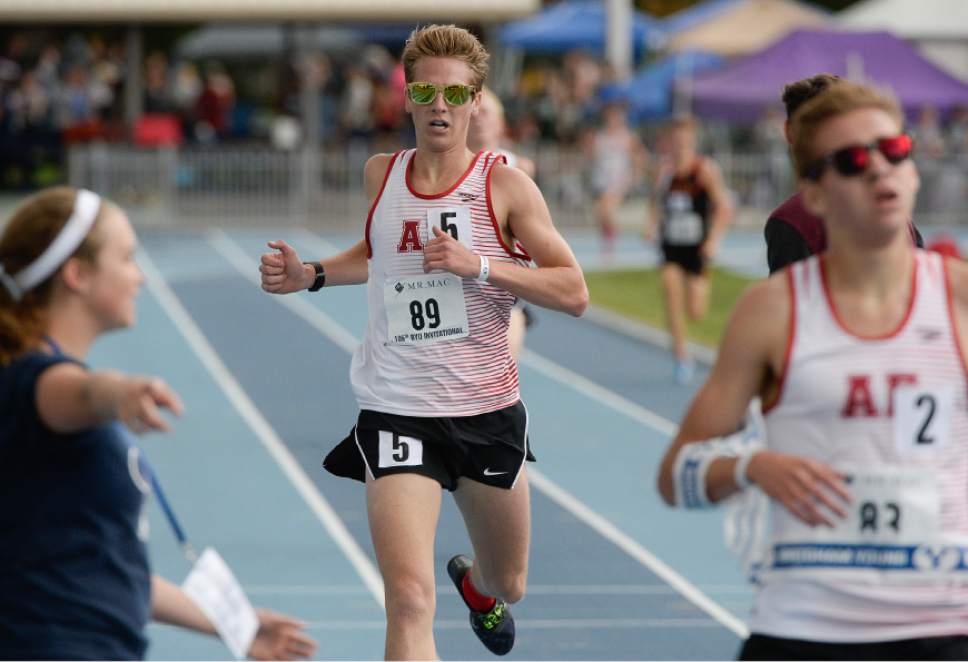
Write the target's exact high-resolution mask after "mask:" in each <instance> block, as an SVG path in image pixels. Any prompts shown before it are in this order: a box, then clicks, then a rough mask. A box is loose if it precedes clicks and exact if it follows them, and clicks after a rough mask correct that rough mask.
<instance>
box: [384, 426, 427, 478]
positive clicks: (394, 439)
mask: <svg viewBox="0 0 968 662" xmlns="http://www.w3.org/2000/svg"><path fill="white" fill-rule="evenodd" d="M421 464H423V442H422V441H420V440H419V439H414V438H413V437H404V436H402V435H399V434H395V433H393V432H387V431H386V430H380V459H379V467H380V468H381V469H385V468H387V467H418V466H420V465H421Z"/></svg>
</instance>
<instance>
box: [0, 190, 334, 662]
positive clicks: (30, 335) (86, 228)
mask: <svg viewBox="0 0 968 662" xmlns="http://www.w3.org/2000/svg"><path fill="white" fill-rule="evenodd" d="M136 247H137V239H136V237H135V234H134V231H133V229H132V228H131V225H130V223H129V222H128V219H127V218H126V217H125V215H124V213H123V212H122V211H121V210H120V209H119V208H118V207H116V206H115V205H113V204H111V203H110V202H107V201H102V200H101V198H100V197H98V196H97V195H96V194H94V193H92V192H90V191H85V190H75V189H72V188H67V187H58V188H52V189H48V190H45V191H42V192H41V193H38V194H36V195H34V196H33V197H31V198H29V199H28V200H27V201H26V202H25V203H24V204H23V205H21V206H20V208H19V209H17V211H16V212H14V215H13V217H12V219H11V220H10V222H9V223H8V224H7V226H6V229H5V230H4V232H3V234H2V236H0V659H102V660H121V659H140V658H143V657H144V654H145V650H146V648H147V639H146V638H145V632H144V628H145V624H146V623H147V620H148V618H149V617H151V618H154V619H156V620H159V621H162V622H165V623H169V624H172V625H179V626H182V627H186V628H190V629H193V630H197V631H200V632H207V633H212V634H214V628H213V626H212V624H211V623H210V622H209V620H208V619H207V618H206V617H205V615H204V614H203V613H202V611H201V610H200V609H199V608H198V607H197V606H196V605H195V603H194V602H192V600H191V599H190V598H189V597H188V596H187V595H186V594H185V593H184V592H183V591H182V590H181V589H180V588H179V587H178V586H176V585H174V584H171V583H169V582H167V581H165V580H164V579H162V578H160V577H158V576H152V575H151V573H150V570H149V564H148V557H147V548H146V545H145V540H144V536H143V534H144V532H145V531H146V528H145V527H144V526H142V517H143V513H142V505H143V502H144V496H145V494H144V491H145V488H146V484H145V480H144V478H143V477H142V476H141V475H140V473H141V472H140V465H141V460H140V456H139V454H138V450H137V448H135V447H133V446H130V445H129V444H128V443H127V442H126V441H125V434H124V432H123V430H120V429H119V425H120V424H123V425H126V426H127V427H128V428H129V429H131V430H132V431H134V432H137V433H143V432H147V431H149V430H162V431H164V430H167V429H168V424H167V422H166V420H165V418H164V416H163V415H162V413H161V412H162V410H168V411H170V412H171V413H173V414H176V415H177V414H180V413H181V411H182V404H181V401H180V400H179V398H178V396H177V395H176V394H175V392H174V391H172V389H171V388H169V387H168V385H167V384H165V383H164V382H163V381H162V380H160V379H157V378H152V377H134V376H128V375H125V374H122V373H119V372H114V371H100V370H98V371H95V370H91V369H89V368H88V367H87V366H86V365H85V364H84V363H83V361H84V359H85V357H86V355H87V353H88V350H89V348H90V346H91V344H92V343H93V342H94V340H95V339H96V338H97V337H99V336H100V335H101V334H103V333H106V332H108V331H111V330H114V329H119V328H125V327H127V326H130V325H131V324H132V323H133V322H134V318H135V297H136V295H137V293H138V289H139V287H140V285H141V283H142V281H143V280H144V277H143V276H142V274H141V271H140V269H139V268H138V265H137V264H136V263H135V259H134V256H135V249H136ZM259 618H260V624H261V627H260V630H259V633H258V634H257V635H256V639H255V641H254V642H253V645H252V648H251V649H250V651H249V653H250V655H252V656H253V657H255V658H257V659H289V658H292V657H295V656H300V657H301V656H309V655H312V653H313V651H314V649H315V645H314V642H313V641H312V640H311V639H308V638H307V637H305V635H303V634H302V633H301V632H300V624H299V623H298V622H296V621H293V620H292V619H289V618H288V617H285V616H282V615H280V614H274V613H271V612H267V611H261V612H260V613H259Z"/></svg>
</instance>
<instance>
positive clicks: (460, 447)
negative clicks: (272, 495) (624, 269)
mask: <svg viewBox="0 0 968 662" xmlns="http://www.w3.org/2000/svg"><path fill="white" fill-rule="evenodd" d="M487 58H488V55H487V52H486V51H485V50H484V48H483V47H482V46H481V44H480V42H478V40H477V39H476V38H475V37H474V36H473V35H471V34H470V33H469V32H467V31H466V30H464V29H461V28H457V27H454V26H437V25H431V26H427V27H425V28H421V29H418V30H415V31H414V33H413V34H411V36H410V39H409V40H408V42H407V45H406V47H405V48H404V52H403V63H404V70H405V73H406V79H407V83H408V85H407V90H408V93H407V111H408V112H409V113H410V114H411V115H412V117H413V122H414V127H415V129H416V137H417V148H416V149H415V150H406V151H403V152H398V153H397V154H392V155H391V154H378V155H376V156H374V157H372V158H371V159H370V160H369V161H368V162H367V164H366V168H365V172H364V175H365V180H366V190H367V195H368V196H369V198H370V200H371V208H370V215H369V218H368V219H367V224H366V230H365V236H364V238H363V239H362V240H361V241H360V242H359V243H357V244H356V245H355V246H353V247H352V248H350V249H349V250H348V251H345V252H344V253H341V254H339V255H336V256H334V257H332V258H329V259H326V260H324V261H323V262H322V263H308V264H303V262H302V261H301V260H300V259H299V257H298V256H297V255H296V253H295V251H294V250H293V249H292V248H291V247H290V246H288V245H286V244H285V243H284V242H281V241H278V242H270V243H269V246H270V247H271V248H274V249H277V250H278V251H279V252H277V253H267V254H265V255H263V256H262V264H261V267H260V270H261V272H262V287H263V289H265V290H266V291H268V292H274V293H278V294H283V293H287V292H295V291H298V290H302V289H306V288H309V289H311V290H316V289H318V288H319V287H321V286H322V285H323V284H326V285H344V284H354V283H367V297H368V307H369V322H368V325H367V329H366V333H365V336H364V340H363V344H362V345H361V347H360V348H359V349H358V350H357V351H356V353H355V355H354V357H353V364H352V369H351V381H352V384H353V389H354V392H355V393H356V396H357V400H358V402H359V404H360V409H361V412H360V415H359V418H358V420H357V424H356V426H355V427H354V429H353V430H352V432H351V433H350V435H349V436H348V437H347V438H346V439H345V440H344V441H343V442H342V443H340V444H339V445H338V446H337V447H336V448H335V449H334V450H333V451H332V452H331V453H330V454H329V456H327V458H326V461H325V466H326V468H327V469H328V470H330V471H331V472H333V473H336V474H338V475H343V476H347V477H351V478H356V479H358V480H365V482H366V498H367V511H368V515H369V522H370V532H371V536H372V539H373V545H374V548H375V550H376V556H377V561H378V563H379V565H380V571H381V573H382V575H383V580H384V584H385V586H386V613H387V635H386V651H385V652H386V657H387V659H392V660H415V659H435V658H436V656H437V650H436V647H435V644H434V638H433V629H432V626H433V617H434V608H435V600H436V597H435V596H436V589H435V587H436V584H435V580H434V536H435V531H436V527H437V519H438V515H439V509H440V502H441V487H442V486H443V487H444V488H446V489H448V490H450V491H452V492H453V494H454V499H455V501H456V502H457V505H458V507H459V508H460V511H461V513H462V515H463V517H464V521H465V523H466V526H467V530H468V534H469V536H470V539H471V543H472V545H473V548H474V553H475V559H474V560H473V561H471V559H470V558H468V557H466V556H463V555H458V556H455V557H454V558H453V559H451V561H450V563H449V564H448V568H447V569H448V574H449V575H450V576H451V579H452V580H453V581H454V583H455V585H456V586H457V590H458V591H459V592H460V594H461V597H462V598H463V599H464V601H465V603H466V604H467V606H468V607H469V608H470V610H471V613H470V621H471V625H472V627H473V629H474V631H475V633H476V634H477V635H478V637H479V638H480V639H481V641H482V642H483V643H484V644H485V645H486V646H487V647H488V649H489V650H491V651H492V652H494V653H496V654H499V655H503V654H505V653H507V652H508V651H509V650H510V649H511V646H512V645H513V643H514V622H513V620H512V618H511V613H510V610H509V609H508V607H507V603H514V602H517V601H518V600H520V599H521V598H522V597H523V595H524V589H525V582H526V576H527V561H528V545H529V536H530V507H529V498H528V483H527V475H526V472H525V471H524V461H525V459H533V458H530V451H529V449H528V442H527V434H528V429H527V413H526V411H525V409H524V406H523V404H522V403H521V402H520V398H519V394H518V381H517V366H516V364H515V363H514V360H513V359H512V358H511V356H510V353H509V351H508V343H507V327H508V318H509V316H510V311H511V306H512V305H513V304H514V301H515V299H516V298H517V297H521V298H523V299H526V300H528V301H529V302H531V303H534V304H537V305H540V306H544V307H547V308H552V309H555V310H561V311H564V312H567V313H570V314H572V315H576V316H577V315H581V314H582V312H583V311H584V310H585V307H586V306H587V303H588V292H587V289H586V287H585V281H584V278H583V276H582V273H581V269H580V268H579V266H578V263H577V261H576V260H575V257H574V255H573V254H572V252H571V249H570V248H569V247H568V245H567V244H566V243H565V241H564V240H563V239H562V238H561V236H560V235H559V234H558V232H557V230H556V229H555V227H554V225H553V223H552V221H551V216H550V214H549V212H548V208H547V206H546V205H545V202H544V199H543V198H542V195H541V192H540V191H539V190H538V188H537V187H536V186H535V184H534V182H532V181H531V179H530V178H528V176H527V175H526V174H524V173H523V172H521V171H520V170H518V169H515V168H510V167H508V166H506V165H505V164H504V163H503V160H502V159H500V158H498V157H497V155H495V154H494V153H491V152H479V153H476V154H475V153H473V152H472V151H470V150H469V149H468V147H467V130H468V124H469V123H470V121H471V117H472V116H473V115H474V113H476V112H477V108H478V105H479V103H480V97H479V90H480V89H481V87H482V85H483V83H484V79H485V77H486V74H487ZM532 259H533V261H534V262H535V263H536V264H537V268H534V269H532V268H529V267H528V264H529V263H530V261H531V260H532Z"/></svg>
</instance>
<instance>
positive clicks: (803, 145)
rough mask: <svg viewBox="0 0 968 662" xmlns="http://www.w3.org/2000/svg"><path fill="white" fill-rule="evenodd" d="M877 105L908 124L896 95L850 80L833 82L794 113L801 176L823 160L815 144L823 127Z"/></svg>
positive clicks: (796, 162)
mask: <svg viewBox="0 0 968 662" xmlns="http://www.w3.org/2000/svg"><path fill="white" fill-rule="evenodd" d="M863 108H873V109H876V110H883V111H884V112H885V113H887V114H888V115H890V116H891V117H892V118H893V119H894V120H896V121H897V123H898V125H899V126H904V114H903V113H902V112H901V107H900V105H899V104H898V102H897V99H895V98H894V96H893V95H890V94H888V93H886V92H882V91H880V90H878V89H876V88H874V87H871V86H868V85H860V84H858V83H851V82H848V81H841V82H837V83H833V84H832V85H830V86H829V87H827V89H825V90H824V91H823V92H821V93H820V94H818V95H817V96H815V97H814V98H812V99H810V100H809V101H807V102H806V103H805V104H803V106H801V107H800V108H799V109H798V110H797V111H796V112H795V113H794V114H793V119H792V121H791V123H790V133H791V134H792V136H793V144H792V146H791V157H792V159H793V166H794V168H795V169H796V171H797V174H798V175H799V176H800V177H803V176H804V174H805V173H806V171H807V169H808V168H809V167H810V166H811V165H813V163H814V162H815V161H816V160H817V159H819V158H820V157H821V156H823V155H822V154H817V153H816V148H815V147H814V143H815V142H816V138H817V133H819V131H820V128H821V127H822V126H823V125H824V124H825V123H827V122H828V121H829V120H831V119H833V118H835V117H840V116H841V115H845V114H847V113H849V112H852V111H855V110H861V109H863Z"/></svg>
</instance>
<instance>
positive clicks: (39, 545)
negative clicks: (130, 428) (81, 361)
mask: <svg viewBox="0 0 968 662" xmlns="http://www.w3.org/2000/svg"><path fill="white" fill-rule="evenodd" d="M71 360H72V359H69V358H66V357H59V356H51V355H49V354H44V353H42V352H31V353H29V354H26V355H23V356H21V357H18V358H16V359H15V360H13V361H12V362H11V363H10V364H9V365H7V366H0V659H99V660H112V659H114V660H123V659H141V658H143V657H144V654H145V650H146V648H147V639H146V638H145V634H144V628H145V624H146V623H147V620H148V616H149V612H150V603H151V575H150V570H149V566H148V554H147V549H146V547H145V543H144V541H143V540H142V538H141V537H140V536H139V523H140V518H141V510H142V505H143V503H144V495H145V493H146V492H147V490H148V485H147V483H146V482H145V480H144V477H146V476H147V474H146V473H145V472H144V471H143V463H142V461H141V458H140V454H139V452H138V450H137V449H136V448H134V447H131V446H129V444H128V443H127V442H126V441H125V437H124V436H123V435H122V431H121V430H119V429H118V427H117V426H118V425H119V424H112V425H105V426H101V427H98V428H94V429H91V430H87V431H84V432H81V433H77V434H57V433H55V432H53V431H51V430H50V429H49V428H47V426H45V425H44V424H43V423H42V422H41V420H40V418H39V416H38V413H37V405H36V385H37V379H38V377H39V376H40V375H41V373H42V372H43V371H44V370H46V369H47V368H50V367H51V366H53V365H56V364H58V363H62V362H64V361H71Z"/></svg>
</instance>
